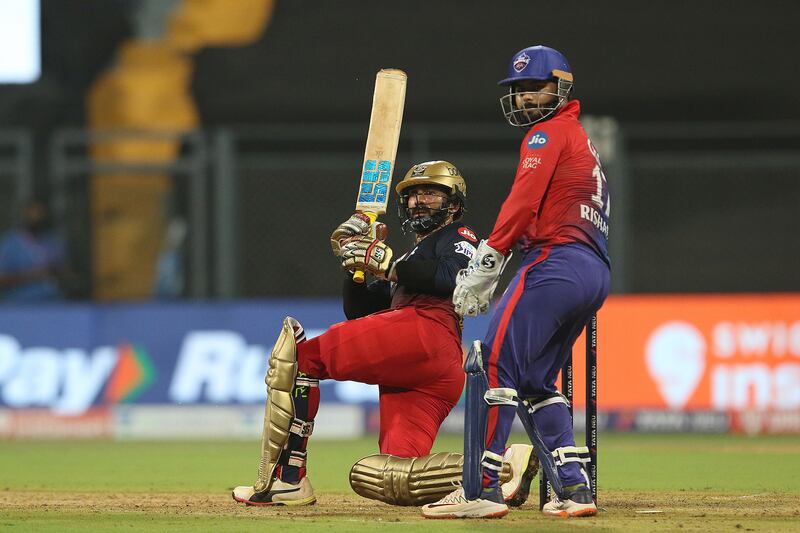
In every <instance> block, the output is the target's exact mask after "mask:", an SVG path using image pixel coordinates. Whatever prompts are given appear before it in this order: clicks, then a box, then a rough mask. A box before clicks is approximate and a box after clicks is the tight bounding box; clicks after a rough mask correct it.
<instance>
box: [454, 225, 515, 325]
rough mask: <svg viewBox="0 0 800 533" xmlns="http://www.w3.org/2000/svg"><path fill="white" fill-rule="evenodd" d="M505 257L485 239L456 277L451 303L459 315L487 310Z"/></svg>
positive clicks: (475, 313) (470, 314)
mask: <svg viewBox="0 0 800 533" xmlns="http://www.w3.org/2000/svg"><path fill="white" fill-rule="evenodd" d="M505 262H506V257H505V256H503V254H501V253H500V252H498V251H497V250H495V249H494V248H492V247H491V246H489V245H488V244H487V243H486V241H485V240H483V241H481V243H480V245H478V250H477V251H476V252H475V255H474V256H473V258H472V261H470V262H469V265H467V268H465V269H464V270H461V271H460V272H459V273H458V276H457V277H456V288H455V290H454V291H453V305H454V306H455V310H456V313H458V314H459V315H461V316H478V315H479V314H481V313H485V312H487V311H488V310H489V302H490V301H491V300H492V294H494V290H495V289H496V288H497V282H498V280H499V279H500V274H502V273H503V267H504V266H505Z"/></svg>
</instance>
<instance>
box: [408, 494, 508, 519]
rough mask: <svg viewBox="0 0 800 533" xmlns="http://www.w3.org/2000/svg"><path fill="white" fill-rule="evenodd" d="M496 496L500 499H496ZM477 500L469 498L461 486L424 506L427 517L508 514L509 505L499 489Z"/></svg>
mask: <svg viewBox="0 0 800 533" xmlns="http://www.w3.org/2000/svg"><path fill="white" fill-rule="evenodd" d="M495 498H496V499H497V500H500V501H495ZM495 498H493V497H492V495H488V496H485V495H484V494H481V498H478V499H477V500H468V499H467V498H466V497H465V496H464V489H463V488H461V487H459V488H457V489H456V490H454V491H453V492H451V493H450V494H448V495H447V496H445V497H444V498H442V499H441V500H439V501H438V502H434V503H429V504H428V505H423V506H422V516H424V517H425V518H500V517H503V516H505V515H507V514H508V505H506V504H505V503H503V501H502V496H501V494H500V492H499V491H495Z"/></svg>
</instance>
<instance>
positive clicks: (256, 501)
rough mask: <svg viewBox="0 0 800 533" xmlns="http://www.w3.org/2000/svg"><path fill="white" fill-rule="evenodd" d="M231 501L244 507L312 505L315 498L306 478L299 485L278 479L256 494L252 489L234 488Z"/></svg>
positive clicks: (315, 500)
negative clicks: (240, 503)
mask: <svg viewBox="0 0 800 533" xmlns="http://www.w3.org/2000/svg"><path fill="white" fill-rule="evenodd" d="M232 496H233V499H234V500H236V501H237V502H242V503H244V504H246V505H261V506H268V505H314V504H315V503H316V502H317V497H316V496H315V495H314V488H313V487H312V486H311V482H310V481H308V478H307V477H304V478H303V479H301V480H300V482H299V483H296V484H294V483H285V482H283V481H281V480H280V479H276V480H275V481H273V482H272V486H271V487H270V488H269V490H265V491H263V492H256V491H255V489H254V488H253V487H249V486H248V487H236V488H235V489H233V493H232Z"/></svg>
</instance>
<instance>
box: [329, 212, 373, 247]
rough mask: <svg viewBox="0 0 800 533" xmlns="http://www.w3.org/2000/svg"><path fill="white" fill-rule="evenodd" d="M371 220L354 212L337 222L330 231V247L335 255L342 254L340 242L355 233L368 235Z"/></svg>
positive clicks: (342, 242) (353, 235)
mask: <svg viewBox="0 0 800 533" xmlns="http://www.w3.org/2000/svg"><path fill="white" fill-rule="evenodd" d="M371 228H372V221H371V220H370V218H369V217H368V216H367V215H365V214H363V213H354V214H353V216H351V217H350V218H348V219H347V220H345V221H344V222H342V223H341V224H339V226H338V227H337V228H336V229H335V230H333V233H331V249H332V250H333V254H334V255H335V256H336V257H341V256H342V244H344V241H346V240H347V239H350V238H352V237H355V236H356V235H369V233H370V230H371Z"/></svg>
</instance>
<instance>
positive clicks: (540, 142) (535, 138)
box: [528, 131, 549, 150]
mask: <svg viewBox="0 0 800 533" xmlns="http://www.w3.org/2000/svg"><path fill="white" fill-rule="evenodd" d="M548 140H549V139H548V137H547V134H546V133H545V132H543V131H537V132H536V133H534V134H533V135H531V138H530V139H528V147H529V148H533V149H534V150H535V149H537V148H541V147H542V146H544V145H545V144H547V141H548Z"/></svg>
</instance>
